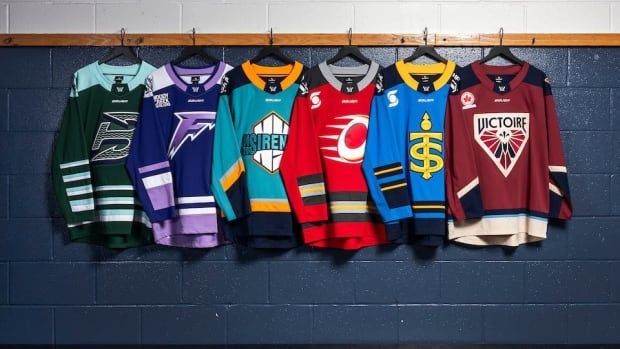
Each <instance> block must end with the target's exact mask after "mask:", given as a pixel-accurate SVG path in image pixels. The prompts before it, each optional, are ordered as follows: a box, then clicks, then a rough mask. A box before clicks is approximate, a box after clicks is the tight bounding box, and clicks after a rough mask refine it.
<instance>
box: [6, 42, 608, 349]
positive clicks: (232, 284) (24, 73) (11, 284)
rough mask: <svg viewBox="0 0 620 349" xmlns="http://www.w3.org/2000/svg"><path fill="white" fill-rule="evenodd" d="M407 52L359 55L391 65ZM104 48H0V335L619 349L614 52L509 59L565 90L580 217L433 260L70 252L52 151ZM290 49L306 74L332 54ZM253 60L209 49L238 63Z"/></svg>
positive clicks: (459, 51) (167, 54)
mask: <svg viewBox="0 0 620 349" xmlns="http://www.w3.org/2000/svg"><path fill="white" fill-rule="evenodd" d="M410 50H411V49H397V48H376V49H372V48H371V49H365V50H364V51H365V52H366V53H367V54H368V55H369V56H371V57H372V58H374V59H376V60H378V61H379V62H380V63H382V64H383V65H388V64H390V63H392V62H393V61H394V60H395V59H396V58H397V57H403V56H406V55H408V53H409V52H410ZM106 51H107V49H105V48H53V49H48V48H2V49H0V343H63V344H65V343H128V344H135V343H144V344H149V343H343V342H349V343H412V342H459V343H507V342H513V343H515V342H516V343H592V342H596V343H610V342H620V327H619V326H620V325H619V324H620V272H619V270H620V198H619V197H620V151H618V149H620V71H619V70H618V67H619V66H620V49H618V48H615V49H598V48H591V49H590V48H588V49H564V48H562V49H517V50H515V51H516V53H517V54H518V55H519V56H521V57H523V58H526V59H528V60H530V61H531V62H532V63H533V64H535V65H537V66H539V67H540V68H542V69H543V70H545V71H546V72H547V73H548V74H549V76H550V78H551V80H552V83H553V85H554V86H555V90H554V93H555V98H556V101H557V104H558V109H559V115H560V124H561V126H562V136H563V138H564V146H565V151H566V154H567V157H568V163H569V172H570V185H571V189H572V193H573V201H574V208H575V216H576V217H575V218H574V219H573V220H572V221H571V222H570V223H568V224H567V225H566V227H565V228H557V227H554V228H551V229H550V232H549V238H548V240H547V241H545V242H544V243H542V244H536V245H531V246H525V247H520V248H518V249H516V250H504V249H501V248H484V249H472V248H464V247H459V246H455V245H447V246H445V247H443V248H440V249H438V250H437V251H436V253H434V254H430V253H428V252H427V251H418V250H413V249H412V248H410V247H407V246H399V247H387V248H369V249H365V250H363V251H360V252H358V253H356V254H347V253H343V252H335V251H311V250H309V249H307V248H300V249H298V250H294V251H289V252H286V253H281V254H277V253H267V252H260V251H254V250H248V249H237V248H235V247H232V246H228V247H225V248H218V249H215V250H212V251H195V250H182V249H170V248H163V247H147V248H142V249H132V250H127V251H124V252H120V253H119V252H115V251H111V250H106V249H102V248H98V247H92V246H88V245H82V244H69V243H67V241H66V240H65V237H64V228H63V222H62V219H60V217H59V211H58V208H57V207H56V206H55V203H54V199H53V196H52V194H51V188H50V176H49V168H50V166H49V164H50V152H51V147H52V142H53V139H54V133H55V131H56V130H57V129H58V126H59V122H60V117H61V112H62V109H63V108H64V104H65V99H66V97H67V92H68V87H69V83H70V80H71V79H70V77H71V74H72V72H73V71H74V70H76V69H77V68H79V67H80V66H83V65H85V64H87V63H89V62H91V61H94V60H96V59H97V58H99V57H101V56H102V55H103V54H104V53H105V52H106ZM287 51H288V52H289V54H290V55H292V56H294V57H295V58H297V59H299V60H301V61H302V62H304V63H305V64H308V65H312V64H316V63H317V62H319V61H321V60H323V59H324V58H326V57H327V56H330V55H332V54H333V53H334V51H335V49H333V48H320V49H313V48H293V49H287ZM440 51H441V52H442V53H443V54H445V55H446V56H448V57H450V58H453V59H455V60H457V62H458V63H460V64H467V63H469V62H471V61H472V60H474V59H477V58H480V57H481V56H482V54H483V53H484V52H483V51H484V50H483V49H481V48H455V49H441V50H440ZM255 52H256V49H248V48H220V49H213V54H214V55H219V56H220V57H222V58H224V59H225V60H226V61H227V62H228V63H230V64H232V65H236V64H238V63H240V62H241V61H242V60H243V59H245V58H247V57H250V56H252V55H253V54H254V53H255ZM177 53H178V48H143V49H142V50H141V54H142V56H143V57H144V58H145V59H147V60H148V61H150V62H151V63H153V64H155V65H161V64H163V63H165V62H167V61H169V60H170V59H172V58H173V57H174V56H175V55H176V54H177Z"/></svg>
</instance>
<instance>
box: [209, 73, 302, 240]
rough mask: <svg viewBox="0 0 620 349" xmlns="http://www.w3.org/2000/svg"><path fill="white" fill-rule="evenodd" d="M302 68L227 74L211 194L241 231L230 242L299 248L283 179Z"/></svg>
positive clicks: (218, 124) (217, 125) (222, 94)
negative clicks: (286, 149)
mask: <svg viewBox="0 0 620 349" xmlns="http://www.w3.org/2000/svg"><path fill="white" fill-rule="evenodd" d="M303 70H304V67H303V65H302V64H301V63H299V62H294V63H293V64H290V65H285V66H279V67H267V66H260V65H257V64H254V63H250V62H249V61H247V62H244V63H243V64H241V66H239V67H237V68H235V69H233V70H232V71H231V72H230V73H229V74H227V75H226V77H225V80H224V84H223V86H222V93H221V96H220V102H219V105H218V111H217V121H216V127H215V149H217V151H216V152H215V153H214V158H213V182H212V185H213V193H214V195H215V197H216V199H217V202H218V204H219V205H220V207H221V209H222V211H223V212H224V214H225V216H226V219H227V220H228V221H231V224H234V225H237V226H239V225H240V226H241V228H239V227H238V229H237V232H236V234H234V236H231V237H230V238H231V240H234V241H235V242H237V243H239V244H243V245H248V246H252V247H257V248H291V247H294V246H297V245H298V244H299V240H300V239H299V237H298V235H299V233H298V229H296V228H295V224H294V221H293V217H292V214H291V208H290V204H289V201H288V198H287V196H286V191H285V189H284V185H283V184H282V178H281V177H280V159H281V157H282V151H283V149H284V146H285V144H286V142H287V137H288V132H289V119H290V114H291V109H292V107H293V100H294V98H295V93H296V91H297V88H298V86H299V80H300V78H301V75H302V72H303Z"/></svg>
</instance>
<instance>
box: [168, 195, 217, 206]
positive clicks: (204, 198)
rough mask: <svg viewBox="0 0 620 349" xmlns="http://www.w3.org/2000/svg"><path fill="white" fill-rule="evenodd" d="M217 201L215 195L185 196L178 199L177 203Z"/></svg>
mask: <svg viewBox="0 0 620 349" xmlns="http://www.w3.org/2000/svg"><path fill="white" fill-rule="evenodd" d="M210 202H215V198H214V197H213V196H184V197H179V198H177V199H176V203H177V204H202V203H210Z"/></svg>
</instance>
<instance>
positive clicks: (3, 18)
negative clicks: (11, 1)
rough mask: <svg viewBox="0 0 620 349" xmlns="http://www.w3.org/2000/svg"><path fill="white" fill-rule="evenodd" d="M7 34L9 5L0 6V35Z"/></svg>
mask: <svg viewBox="0 0 620 349" xmlns="http://www.w3.org/2000/svg"><path fill="white" fill-rule="evenodd" d="M8 32H9V5H8V4H0V33H8Z"/></svg>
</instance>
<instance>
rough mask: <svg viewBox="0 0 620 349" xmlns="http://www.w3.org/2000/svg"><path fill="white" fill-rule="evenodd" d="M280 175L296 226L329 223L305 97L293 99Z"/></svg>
mask: <svg viewBox="0 0 620 349" xmlns="http://www.w3.org/2000/svg"><path fill="white" fill-rule="evenodd" d="M290 124H291V126H290V130H289V135H288V139H287V141H286V147H285V149H284V154H283V155H282V160H281V162H280V173H281V175H282V179H283V181H284V186H285V187H286V192H287V194H288V198H289V201H290V202H291V205H292V206H293V210H294V211H295V215H296V217H297V220H298V221H299V223H312V222H320V221H325V220H327V219H328V210H327V197H326V193H325V178H324V177H323V168H322V165H321V157H320V154H319V144H318V135H317V132H316V125H315V123H314V120H313V118H312V113H311V112H310V106H309V101H308V97H307V95H306V94H300V95H298V96H297V97H296V98H295V103H294V106H293V112H292V115H291V123H290Z"/></svg>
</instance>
